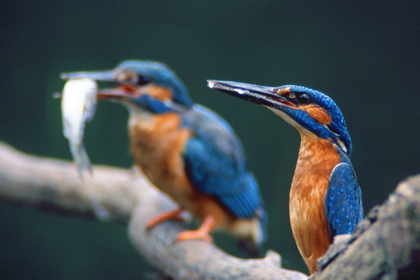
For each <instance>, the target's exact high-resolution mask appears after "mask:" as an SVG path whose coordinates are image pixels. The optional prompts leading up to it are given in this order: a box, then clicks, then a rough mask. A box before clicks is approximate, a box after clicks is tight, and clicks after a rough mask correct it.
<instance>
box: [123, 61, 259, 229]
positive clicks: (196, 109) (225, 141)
mask: <svg viewBox="0 0 420 280" xmlns="http://www.w3.org/2000/svg"><path fill="white" fill-rule="evenodd" d="M118 68H123V69H127V70H130V71H134V72H136V73H139V74H141V75H142V76H145V77H149V78H150V79H151V82H152V83H153V84H156V85H159V86H165V87H168V88H169V89H170V90H171V91H172V93H173V98H172V100H171V101H170V102H162V101H160V100H157V99H154V98H153V97H151V96H149V95H141V96H139V97H137V98H135V99H132V102H134V103H136V104H137V105H140V106H141V107H142V108H143V109H145V110H147V111H149V112H150V113H153V114H165V113H168V112H176V113H177V114H179V116H180V118H181V127H180V129H181V128H187V129H188V130H190V131H191V132H192V136H191V138H190V139H188V141H187V143H186V145H185V147H184V150H183V154H182V156H183V159H184V164H185V172H186V174H187V176H188V178H189V180H190V181H191V183H192V184H193V185H194V187H195V188H197V189H198V190H200V191H201V192H203V193H205V194H208V195H211V196H214V197H215V198H216V199H217V200H218V201H219V202H220V203H221V204H222V205H224V207H225V208H226V209H227V210H228V211H230V212H231V213H232V214H233V215H235V216H236V217H238V218H244V219H249V218H252V217H255V216H256V217H259V220H260V223H261V228H262V231H263V233H264V231H265V222H266V217H265V212H264V209H263V202H262V198H261V195H260V193H259V188H258V183H257V181H256V179H255V177H254V175H253V174H252V173H251V172H250V170H249V169H248V166H247V163H246V158H245V154H244V150H243V148H242V145H241V143H240V141H239V140H238V138H237V137H236V136H235V134H234V131H233V129H232V128H231V127H230V126H229V124H228V123H227V122H226V121H225V120H223V119H222V118H221V117H219V116H218V115H217V114H216V113H214V112H212V111H211V110H209V109H207V108H205V107H203V106H200V105H197V104H194V103H193V102H192V101H191V99H190V98H189V95H188V91H187V89H186V88H185V86H184V85H183V84H182V82H181V81H180V80H179V79H178V78H177V77H176V75H175V74H174V73H173V72H172V71H171V70H170V69H169V68H168V67H166V66H165V65H164V64H161V63H158V62H153V61H141V62H140V61H125V62H122V63H121V64H120V65H118V66H117V69H118ZM264 236H265V233H264Z"/></svg>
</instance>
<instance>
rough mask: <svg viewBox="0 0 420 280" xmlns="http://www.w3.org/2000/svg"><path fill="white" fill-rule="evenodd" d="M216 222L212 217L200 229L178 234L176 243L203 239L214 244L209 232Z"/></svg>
mask: <svg viewBox="0 0 420 280" xmlns="http://www.w3.org/2000/svg"><path fill="white" fill-rule="evenodd" d="M213 225H214V220H213V218H212V217H207V218H206V219H205V220H204V222H203V224H202V225H201V226H200V228H198V229H196V230H186V231H183V232H181V233H179V234H178V237H177V238H176V241H177V242H179V241H184V240H195V239H201V240H204V241H206V242H209V243H212V242H213V238H212V237H211V236H210V234H209V232H210V230H211V229H212V228H213Z"/></svg>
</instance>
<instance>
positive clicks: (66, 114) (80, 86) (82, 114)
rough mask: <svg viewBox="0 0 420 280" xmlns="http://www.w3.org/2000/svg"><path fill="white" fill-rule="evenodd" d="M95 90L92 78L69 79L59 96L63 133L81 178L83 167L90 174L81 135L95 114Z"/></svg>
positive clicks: (89, 164) (89, 165) (90, 168)
mask: <svg viewBox="0 0 420 280" xmlns="http://www.w3.org/2000/svg"><path fill="white" fill-rule="evenodd" d="M97 91H98V86H97V84H96V82H95V81H94V80H91V79H70V80H68V81H67V82H66V84H65V85H64V89H63V93H62V96H61V98H62V100H61V114H62V118H63V134H64V136H65V137H66V138H67V139H68V140H69V144H70V151H71V154H72V156H73V159H74V161H75V162H76V165H77V169H78V171H79V176H80V178H81V179H83V170H84V169H88V171H89V173H90V174H91V175H92V165H91V163H90V160H89V157H88V155H87V153H86V150H85V146H84V144H83V136H84V133H85V126H86V122H88V121H90V120H91V119H92V118H93V116H94V114H95V109H96V101H97V97H96V94H97Z"/></svg>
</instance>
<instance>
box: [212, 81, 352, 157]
mask: <svg viewBox="0 0 420 280" xmlns="http://www.w3.org/2000/svg"><path fill="white" fill-rule="evenodd" d="M208 87H209V88H212V89H216V90H219V91H222V92H224V93H227V94H229V95H233V96H236V97H239V98H241V99H244V100H247V101H250V102H253V103H257V104H260V105H263V106H265V107H267V108H268V109H270V110H272V111H273V112H274V113H276V114H277V115H279V116H280V117H282V118H283V119H284V120H285V121H286V122H288V123H289V124H291V125H293V126H294V127H295V128H296V129H298V130H299V131H300V132H301V133H302V132H303V133H305V132H311V133H313V134H314V135H316V136H317V137H320V138H323V139H329V140H330V141H333V142H334V143H336V144H337V146H339V147H340V148H341V149H342V150H343V152H345V153H346V154H350V153H351V150H352V144H351V138H350V135H349V133H348V131H347V126H346V123H345V121H344V117H343V114H342V113H341V110H340V109H339V108H338V106H337V104H336V103H335V102H334V101H333V100H332V99H331V98H330V97H328V96H327V95H325V94H324V93H322V92H320V91H317V90H314V89H310V88H307V87H303V86H297V85H284V86H278V87H270V86H259V85H253V84H246V83H239V82H231V81H215V80H209V81H208Z"/></svg>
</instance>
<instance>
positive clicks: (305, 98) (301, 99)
mask: <svg viewBox="0 0 420 280" xmlns="http://www.w3.org/2000/svg"><path fill="white" fill-rule="evenodd" d="M296 101H297V102H298V103H299V104H308V103H309V102H310V101H311V98H310V97H309V94H307V93H296Z"/></svg>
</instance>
